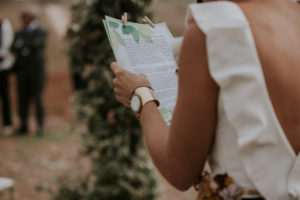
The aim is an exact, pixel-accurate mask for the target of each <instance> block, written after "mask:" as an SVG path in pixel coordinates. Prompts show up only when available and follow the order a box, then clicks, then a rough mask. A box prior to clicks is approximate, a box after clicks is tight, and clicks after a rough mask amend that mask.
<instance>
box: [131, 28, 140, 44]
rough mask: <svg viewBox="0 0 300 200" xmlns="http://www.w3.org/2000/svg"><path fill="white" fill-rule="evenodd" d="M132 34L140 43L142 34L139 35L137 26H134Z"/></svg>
mask: <svg viewBox="0 0 300 200" xmlns="http://www.w3.org/2000/svg"><path fill="white" fill-rule="evenodd" d="M131 35H132V37H133V39H134V40H135V41H136V43H139V41H140V36H139V32H138V31H137V30H136V28H134V27H133V30H132V33H131Z"/></svg>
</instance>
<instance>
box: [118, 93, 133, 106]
mask: <svg viewBox="0 0 300 200" xmlns="http://www.w3.org/2000/svg"><path fill="white" fill-rule="evenodd" d="M116 99H117V101H118V102H120V103H122V104H123V105H125V106H126V107H129V106H130V103H129V100H128V99H127V98H125V97H124V96H122V95H116Z"/></svg>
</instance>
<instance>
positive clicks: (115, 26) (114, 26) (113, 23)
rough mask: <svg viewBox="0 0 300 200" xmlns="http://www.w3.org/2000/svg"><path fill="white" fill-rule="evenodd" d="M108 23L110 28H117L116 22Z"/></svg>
mask: <svg viewBox="0 0 300 200" xmlns="http://www.w3.org/2000/svg"><path fill="white" fill-rule="evenodd" d="M108 24H109V26H110V27H112V28H118V27H119V24H118V23H117V22H113V21H108Z"/></svg>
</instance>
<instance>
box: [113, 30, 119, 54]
mask: <svg viewBox="0 0 300 200" xmlns="http://www.w3.org/2000/svg"><path fill="white" fill-rule="evenodd" d="M111 41H112V44H113V47H114V49H115V50H118V48H119V43H118V39H117V36H116V35H115V33H114V32H112V34H111Z"/></svg>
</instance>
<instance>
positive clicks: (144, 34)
mask: <svg viewBox="0 0 300 200" xmlns="http://www.w3.org/2000/svg"><path fill="white" fill-rule="evenodd" d="M139 33H140V36H141V38H143V40H144V41H145V42H147V43H152V42H153V40H152V38H151V36H150V35H152V34H154V31H153V30H152V29H151V28H150V27H149V26H145V25H143V26H139Z"/></svg>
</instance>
